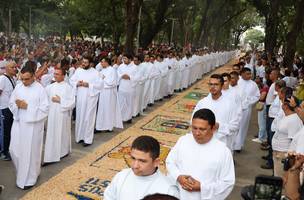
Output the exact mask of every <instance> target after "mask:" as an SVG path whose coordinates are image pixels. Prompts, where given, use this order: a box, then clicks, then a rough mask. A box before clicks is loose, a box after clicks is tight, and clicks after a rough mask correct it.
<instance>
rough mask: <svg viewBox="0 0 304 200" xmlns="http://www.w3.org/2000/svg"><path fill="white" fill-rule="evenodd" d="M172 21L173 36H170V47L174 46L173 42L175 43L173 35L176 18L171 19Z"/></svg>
mask: <svg viewBox="0 0 304 200" xmlns="http://www.w3.org/2000/svg"><path fill="white" fill-rule="evenodd" d="M171 20H172V27H171V36H170V43H169V45H171V44H172V41H173V34H174V21H175V20H176V19H175V18H171Z"/></svg>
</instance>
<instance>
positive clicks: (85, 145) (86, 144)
mask: <svg viewBox="0 0 304 200" xmlns="http://www.w3.org/2000/svg"><path fill="white" fill-rule="evenodd" d="M90 145H91V144H88V143H83V144H82V146H84V147H87V146H90Z"/></svg>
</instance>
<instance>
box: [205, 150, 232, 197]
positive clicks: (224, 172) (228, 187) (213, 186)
mask: <svg viewBox="0 0 304 200" xmlns="http://www.w3.org/2000/svg"><path fill="white" fill-rule="evenodd" d="M225 155H226V156H225V157H224V159H222V162H221V166H219V168H218V170H219V178H218V180H214V181H210V182H207V181H206V182H204V180H201V200H222V199H226V198H227V196H228V195H229V194H230V192H231V191H232V189H233V185H234V183H235V173H234V164H233V159H232V155H231V152H230V150H229V149H226V154H225Z"/></svg>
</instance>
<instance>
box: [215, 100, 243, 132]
mask: <svg viewBox="0 0 304 200" xmlns="http://www.w3.org/2000/svg"><path fill="white" fill-rule="evenodd" d="M231 104H232V105H230V106H232V107H233V108H234V109H231V113H229V115H230V116H229V119H230V120H229V122H227V123H220V122H219V128H218V131H217V133H218V134H220V135H224V136H227V135H233V134H234V133H235V132H236V131H238V129H239V122H240V118H241V112H240V111H239V110H238V106H237V105H236V104H235V103H234V102H231Z"/></svg>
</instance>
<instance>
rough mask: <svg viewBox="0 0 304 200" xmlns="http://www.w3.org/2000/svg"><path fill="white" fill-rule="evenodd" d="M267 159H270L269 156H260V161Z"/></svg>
mask: <svg viewBox="0 0 304 200" xmlns="http://www.w3.org/2000/svg"><path fill="white" fill-rule="evenodd" d="M269 158H270V156H269V155H267V156H262V159H263V160H269Z"/></svg>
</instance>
